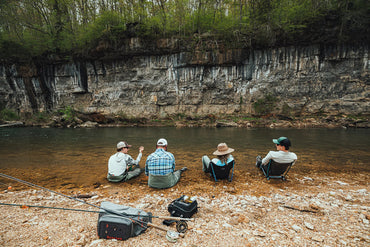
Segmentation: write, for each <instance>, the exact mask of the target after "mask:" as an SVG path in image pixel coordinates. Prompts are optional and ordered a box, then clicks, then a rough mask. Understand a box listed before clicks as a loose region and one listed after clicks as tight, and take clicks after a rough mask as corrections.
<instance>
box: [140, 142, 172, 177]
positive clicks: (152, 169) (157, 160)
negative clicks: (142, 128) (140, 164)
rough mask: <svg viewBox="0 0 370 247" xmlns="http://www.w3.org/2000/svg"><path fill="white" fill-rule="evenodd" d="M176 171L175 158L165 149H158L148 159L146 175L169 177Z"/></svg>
mask: <svg viewBox="0 0 370 247" xmlns="http://www.w3.org/2000/svg"><path fill="white" fill-rule="evenodd" d="M174 170H175V157H174V156H173V154H172V153H170V152H167V151H166V150H164V149H163V148H157V149H156V150H155V152H154V153H152V154H150V155H149V156H148V158H147V162H146V166H145V173H146V174H147V175H148V174H152V175H167V174H168V173H171V172H174Z"/></svg>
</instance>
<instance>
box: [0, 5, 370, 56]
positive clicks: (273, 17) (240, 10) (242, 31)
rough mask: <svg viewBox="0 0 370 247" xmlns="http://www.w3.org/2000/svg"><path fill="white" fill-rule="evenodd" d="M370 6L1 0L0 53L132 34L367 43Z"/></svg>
mask: <svg viewBox="0 0 370 247" xmlns="http://www.w3.org/2000/svg"><path fill="white" fill-rule="evenodd" d="M369 13H370V8H369V1H367V0H114V1H113V0H1V1H0V59H1V60H2V61H7V62H9V61H15V62H17V61H18V62H19V61H26V62H27V61H29V60H34V59H40V58H45V57H46V56H50V55H55V54H57V55H59V57H63V58H66V59H69V58H72V57H76V56H77V57H94V56H95V54H93V53H91V51H92V50H94V49H96V47H99V45H101V44H102V43H108V44H109V47H110V49H113V50H114V49H115V48H117V49H118V48H119V47H120V45H121V42H122V40H124V39H126V38H132V37H138V38H141V39H146V40H154V39H160V38H172V37H173V38H177V39H180V40H184V41H186V42H187V44H189V43H190V44H192V43H194V44H196V43H197V42H199V40H200V39H202V40H210V41H212V42H214V44H215V46H217V47H218V48H219V46H220V45H222V46H225V47H227V48H235V47H237V48H250V49H256V48H265V47H280V46H287V45H306V44H317V43H325V44H328V43H330V44H338V43H339V44H341V43H351V44H353V43H361V44H366V43H367V42H368V40H369V34H370V32H369V26H370V25H369V16H370V14H369ZM61 55H62V56H61Z"/></svg>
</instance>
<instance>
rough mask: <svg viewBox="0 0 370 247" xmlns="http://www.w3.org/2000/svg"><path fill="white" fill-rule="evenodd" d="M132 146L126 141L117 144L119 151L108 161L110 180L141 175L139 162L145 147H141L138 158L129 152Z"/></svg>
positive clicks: (125, 179)
mask: <svg viewBox="0 0 370 247" xmlns="http://www.w3.org/2000/svg"><path fill="white" fill-rule="evenodd" d="M130 147H131V145H128V143H127V142H125V141H121V142H119V143H118V144H117V153H115V154H113V155H112V156H111V157H110V158H109V161H108V175H107V179H108V181H110V182H121V181H127V180H129V179H131V178H133V177H136V176H139V175H140V172H141V170H140V166H139V162H140V160H141V157H142V155H143V151H144V147H143V146H141V147H139V154H138V156H137V158H136V160H134V159H133V158H132V157H131V155H129V154H128V150H129V148H130Z"/></svg>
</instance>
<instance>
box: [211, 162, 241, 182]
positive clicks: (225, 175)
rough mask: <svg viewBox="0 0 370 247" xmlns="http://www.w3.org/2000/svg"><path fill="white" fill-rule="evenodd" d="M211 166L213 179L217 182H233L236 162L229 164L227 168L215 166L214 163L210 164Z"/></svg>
mask: <svg viewBox="0 0 370 247" xmlns="http://www.w3.org/2000/svg"><path fill="white" fill-rule="evenodd" d="M209 165H210V166H211V170H212V173H211V175H212V177H213V178H214V179H215V181H216V182H217V181H218V179H227V180H228V181H229V182H231V181H232V180H233V176H234V166H235V160H233V161H231V162H229V163H228V164H227V165H225V166H218V165H216V164H214V163H213V162H211V163H209ZM230 170H231V175H230Z"/></svg>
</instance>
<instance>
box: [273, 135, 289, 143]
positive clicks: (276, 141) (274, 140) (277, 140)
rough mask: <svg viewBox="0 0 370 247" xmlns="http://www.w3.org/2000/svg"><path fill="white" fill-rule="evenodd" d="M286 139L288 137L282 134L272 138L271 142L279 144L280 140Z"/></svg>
mask: <svg viewBox="0 0 370 247" xmlns="http://www.w3.org/2000/svg"><path fill="white" fill-rule="evenodd" d="M286 139H288V138H286V137H284V136H282V137H279V138H278V139H272V142H273V143H275V144H278V145H280V144H281V142H282V141H283V140H286Z"/></svg>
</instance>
